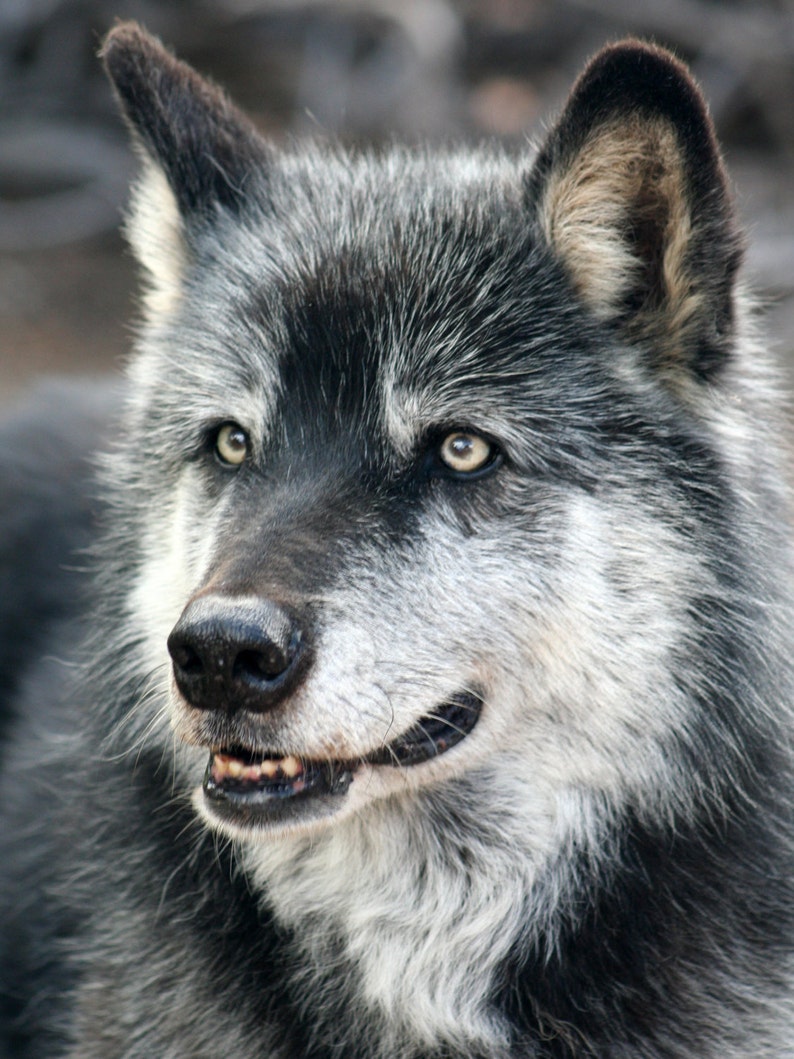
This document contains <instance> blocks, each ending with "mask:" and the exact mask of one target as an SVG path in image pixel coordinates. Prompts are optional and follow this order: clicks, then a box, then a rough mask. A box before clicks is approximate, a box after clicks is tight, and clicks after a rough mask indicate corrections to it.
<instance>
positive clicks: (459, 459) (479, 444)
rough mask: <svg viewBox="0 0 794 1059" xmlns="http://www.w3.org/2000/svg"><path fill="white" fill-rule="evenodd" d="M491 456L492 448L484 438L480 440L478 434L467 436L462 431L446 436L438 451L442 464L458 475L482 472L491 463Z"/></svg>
mask: <svg viewBox="0 0 794 1059" xmlns="http://www.w3.org/2000/svg"><path fill="white" fill-rule="evenodd" d="M493 454H494V450H493V446H492V445H491V443H490V442H488V441H486V440H485V438H481V437H480V436H479V434H467V433H465V432H464V431H462V430H461V431H456V432H455V433H454V434H447V436H446V437H445V438H444V440H443V441H442V442H441V448H440V449H439V455H440V457H441V460H442V462H443V463H445V464H446V465H447V467H449V468H450V470H452V471H457V473H458V474H472V473H473V472H474V471H479V470H482V468H483V467H485V466H486V465H487V464H488V463H489V462H490V461H491V459H492V458H493Z"/></svg>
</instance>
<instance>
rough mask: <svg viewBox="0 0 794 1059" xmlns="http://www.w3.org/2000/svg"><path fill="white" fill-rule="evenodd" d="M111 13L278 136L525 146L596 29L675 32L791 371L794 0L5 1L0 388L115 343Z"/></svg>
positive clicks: (118, 166) (115, 359)
mask: <svg viewBox="0 0 794 1059" xmlns="http://www.w3.org/2000/svg"><path fill="white" fill-rule="evenodd" d="M120 18H136V19H138V20H140V21H141V22H143V23H144V24H145V25H146V26H147V27H148V28H149V29H150V30H152V31H153V32H155V33H157V34H158V35H160V36H161V37H162V38H163V39H164V40H165V41H166V42H167V43H169V44H170V45H172V46H173V47H174V48H175V49H176V50H177V52H178V53H179V54H180V55H181V56H182V57H183V58H185V59H187V60H188V61H190V62H191V63H192V64H193V65H195V66H197V67H198V68H199V69H200V70H201V71H202V72H204V73H207V74H210V75H211V76H213V77H214V78H215V79H216V80H218V81H219V82H221V83H222V84H223V85H225V86H226V87H227V88H228V89H229V90H230V91H231V93H232V94H233V96H234V97H235V98H236V99H237V101H238V102H239V103H241V104H242V105H243V106H244V107H245V108H246V109H247V110H248V111H249V112H250V113H251V114H252V115H253V116H254V118H255V120H256V121H257V122H258V124H259V125H260V126H261V127H262V129H263V130H264V131H265V132H266V133H268V134H269V135H271V136H272V137H274V138H276V139H281V138H283V137H285V136H292V135H297V136H305V135H311V136H340V137H342V138H343V139H344V140H347V141H353V142H355V141H363V140H368V141H369V140H382V139H384V138H399V139H408V140H414V139H418V138H427V137H430V138H432V139H436V140H439V139H440V140H450V139H452V140H460V139H473V138H474V139H477V138H482V137H492V136H496V137H501V138H505V139H507V140H513V141H521V140H523V139H525V138H526V137H530V138H532V137H533V136H535V137H537V136H538V135H540V133H541V132H542V128H543V122H544V120H545V121H548V120H549V118H550V117H551V116H553V114H554V112H555V111H556V110H557V109H558V108H559V107H560V106H561V104H562V102H563V100H564V97H565V94H566V92H567V90H568V88H569V87H570V84H571V82H572V80H573V79H574V77H575V76H576V74H577V73H578V71H579V70H580V69H581V67H582V64H583V63H584V62H585V60H586V59H587V57H588V56H589V55H591V54H592V53H593V52H594V51H595V50H597V49H598V48H599V47H600V46H601V45H602V44H603V43H605V42H606V41H609V40H614V39H615V38H617V37H620V36H623V35H625V34H635V35H641V36H643V37H648V38H651V39H653V40H655V41H657V42H658V43H661V44H665V45H667V46H669V47H672V48H673V49H674V50H675V51H676V52H677V53H678V55H679V56H681V57H682V58H683V59H685V60H686V61H687V62H688V63H690V64H691V66H692V68H693V69H694V71H695V74H696V76H697V77H698V79H699V80H700V82H701V84H702V85H703V87H704V89H705V92H706V95H707V96H708V99H709V102H710V105H711V108H712V113H713V115H714V118H715V121H716V124H717V127H718V131H719V134H720V138H721V140H722V142H723V145H724V146H725V149H726V153H727V155H728V162H729V166H730V169H731V173H732V176H733V180H734V183H735V186H736V191H737V199H738V203H739V208H740V211H741V213H742V216H743V218H744V221H745V224H746V226H747V227H749V229H750V248H751V249H750V253H749V268H750V274H751V277H752V280H753V283H754V285H755V287H756V289H757V290H758V291H760V292H761V294H762V295H763V297H764V299H765V300H766V302H767V305H768V316H769V322H770V330H771V333H772V335H773V338H774V339H775V341H776V344H777V346H778V348H779V349H780V350H781V352H782V354H783V357H784V360H785V363H786V365H787V367H788V368H789V369H790V371H791V378H792V381H794V0H305V2H302V0H181V2H180V0H129V2H125V0H0V402H2V401H5V402H8V401H10V400H11V399H12V398H13V397H14V395H15V394H16V393H18V392H19V391H20V389H21V388H23V387H24V386H25V385H26V383H27V382H29V380H30V379H31V377H33V376H35V375H39V374H42V373H51V372H61V373H62V372H82V373H85V372H90V373H94V372H100V371H104V370H107V369H111V368H113V367H114V366H117V365H118V364H119V363H120V361H121V360H122V359H123V357H124V354H125V351H126V350H127V348H128V345H129V339H130V336H129V326H128V322H129V321H130V319H132V318H133V316H134V312H135V294H134V291H135V268H134V265H133V263H132V261H131V259H130V257H129V254H128V252H127V251H126V249H125V247H124V245H123V242H122V240H121V238H120V236H119V234H118V227H119V221H120V217H121V214H122V210H123V205H124V202H125V200H126V193H127V186H128V184H129V181H130V179H131V177H132V176H133V175H134V172H135V163H134V159H133V158H132V155H131V153H130V151H129V149H128V145H127V137H126V134H125V130H124V128H123V126H122V124H121V122H120V120H119V118H118V116H117V114H116V111H115V108H114V105H113V101H112V99H111V95H110V91H109V89H108V87H107V85H106V83H105V80H104V77H103V76H102V73H101V70H100V66H99V63H98V61H97V59H96V51H97V48H98V46H99V41H100V39H101V37H102V35H103V33H104V32H105V31H106V30H107V29H108V28H110V26H112V25H113V24H114V22H115V21H117V20H118V19H120Z"/></svg>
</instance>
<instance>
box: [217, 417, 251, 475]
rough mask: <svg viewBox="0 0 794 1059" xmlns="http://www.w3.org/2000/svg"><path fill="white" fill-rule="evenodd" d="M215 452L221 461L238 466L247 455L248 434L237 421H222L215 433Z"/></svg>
mask: <svg viewBox="0 0 794 1059" xmlns="http://www.w3.org/2000/svg"><path fill="white" fill-rule="evenodd" d="M215 453H216V455H217V457H218V459H219V460H220V461H221V463H227V464H229V465H230V466H232V467H238V466H239V465H240V464H241V463H242V462H243V460H244V459H245V457H246V456H247V455H248V435H247V434H246V432H245V431H244V430H243V428H242V427H241V426H240V425H239V423H224V424H223V426H222V427H220V428H219V430H218V433H217V434H216V435H215Z"/></svg>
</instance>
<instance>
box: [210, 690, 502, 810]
mask: <svg viewBox="0 0 794 1059" xmlns="http://www.w3.org/2000/svg"><path fill="white" fill-rule="evenodd" d="M481 709H482V698H481V697H480V696H479V695H476V694H473V693H471V692H460V693H459V694H457V695H455V696H453V697H452V698H451V699H449V700H448V701H447V702H446V703H444V704H443V705H442V706H440V707H439V708H438V709H437V710H436V711H435V713H434V714H433V715H430V716H427V717H424V718H422V720H421V721H419V722H418V723H417V724H415V725H413V727H411V728H409V729H408V731H407V732H404V733H403V734H402V735H401V736H400V737H399V738H397V739H395V740H393V741H392V742H391V743H387V744H386V745H385V746H383V747H380V748H379V749H378V750H376V751H373V752H372V753H371V754H368V755H366V756H365V757H362V758H360V759H359V760H357V761H312V760H304V761H302V762H301V771H300V773H299V774H298V775H297V776H286V775H284V774H283V773H282V772H281V771H279V772H277V774H276V775H274V776H272V777H269V778H268V777H265V776H262V777H261V778H259V779H256V780H248V779H235V778H232V777H229V776H226V777H224V778H223V779H222V780H220V781H218V780H217V779H216V778H215V776H214V775H213V761H214V758H215V755H216V751H213V752H212V753H211V754H210V760H209V763H208V765H207V770H206V772H205V775H204V784H203V788H204V795H205V797H206V799H207V801H208V802H210V803H211V804H212V806H213V810H214V811H215V812H216V813H217V814H218V815H219V816H221V817H223V818H225V819H227V820H229V821H231V822H234V823H235V824H238V825H242V826H245V825H251V824H263V823H267V822H287V821H289V820H295V819H298V818H299V817H302V816H306V815H312V816H322V815H328V814H329V813H332V812H333V811H334V807H333V804H332V803H333V802H334V801H335V800H336V799H338V797H339V796H340V795H343V794H345V793H346V792H347V790H348V788H349V787H350V784H351V782H352V780H353V773H354V772H355V770H356V769H357V768H358V767H360V765H362V764H368V765H375V766H396V767H406V766H412V765H418V764H421V763H422V762H424V761H429V760H431V759H432V758H435V757H438V756H439V755H441V754H444V753H446V752H447V751H448V750H450V749H451V748H452V747H453V746H456V745H457V744H458V743H460V742H461V741H462V740H463V739H465V738H466V736H467V735H468V734H469V733H470V732H471V731H472V729H473V728H474V726H475V725H476V724H477V721H478V720H479V717H480V712H481ZM224 753H228V755H229V756H231V757H234V758H238V759H239V760H241V761H242V762H243V763H254V762H256V761H261V760H262V759H263V755H262V754H261V753H258V752H256V753H255V752H251V751H247V750H244V749H241V748H237V747H235V748H231V749H229V750H228V751H224ZM278 759H279V755H274V757H273V760H278Z"/></svg>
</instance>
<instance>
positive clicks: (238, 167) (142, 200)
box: [101, 22, 269, 310]
mask: <svg viewBox="0 0 794 1059" xmlns="http://www.w3.org/2000/svg"><path fill="white" fill-rule="evenodd" d="M101 57H102V59H103V61H104V64H105V69H106V71H107V74H108V76H109V78H110V80H111V82H112V84H113V86H114V88H115V90H116V94H117V96H118V99H119V102H120V103H121V107H122V110H123V112H124V115H125V117H126V119H127V121H128V122H129V125H130V127H131V129H132V131H133V134H134V136H135V138H136V141H137V142H138V143H139V145H140V146H141V147H142V148H143V151H144V155H145V159H146V166H145V169H144V173H143V176H142V178H141V180H140V182H139V184H138V186H137V188H136V189H135V192H134V195H133V202H132V208H131V215H130V218H129V223H128V236H129V238H130V242H131V243H132V246H133V249H134V250H135V252H136V255H137V257H138V259H139V260H140V261H141V263H142V264H143V265H144V266H145V268H146V269H147V270H148V272H149V273H150V275H151V278H152V281H153V282H152V287H151V289H150V291H149V292H148V296H147V303H148V304H149V307H150V308H151V309H154V310H158V309H166V308H167V307H169V306H170V305H171V304H172V303H173V301H174V299H175V298H176V297H178V294H179V289H180V280H181V275H182V271H183V268H184V262H185V258H186V252H187V246H186V244H188V243H189V242H190V238H191V236H193V235H195V234H196V233H197V232H200V231H201V230H202V229H203V228H204V227H206V226H207V225H208V224H211V223H212V221H213V219H214V218H216V217H217V216H218V215H219V213H222V212H236V211H237V210H238V209H239V208H240V207H241V205H242V204H243V202H244V201H246V200H247V199H248V198H249V197H250V196H251V195H252V193H253V189H254V188H256V189H257V190H258V191H259V193H260V194H261V193H262V185H263V183H264V181H265V180H266V178H267V171H268V156H269V150H268V147H267V145H266V144H265V143H264V141H263V140H262V139H261V137H260V136H259V134H258V133H257V131H256V129H255V128H254V126H253V125H252V124H251V122H249V120H248V119H247V118H246V117H245V115H244V114H242V113H241V112H240V111H239V110H237V109H236V108H235V107H234V106H233V105H232V104H231V103H230V102H229V100H228V99H227V97H226V96H225V95H224V93H223V92H221V91H220V89H218V88H216V87H215V86H214V85H212V84H210V83H209V82H208V81H206V80H205V79H204V78H202V77H200V76H199V75H198V74H197V73H196V72H195V70H193V69H191V67H189V66H187V65H186V64H185V63H182V62H180V61H179V60H178V59H176V58H174V56H173V55H171V53H170V52H168V51H167V50H166V49H165V48H164V47H163V46H162V44H160V42H159V41H158V40H156V39H155V38H154V37H152V36H150V35H149V34H148V33H146V32H145V31H144V30H143V29H141V28H140V26H138V25H136V24H135V23H133V22H125V23H121V24H120V25H118V26H116V27H115V29H113V30H111V32H110V33H109V34H108V36H107V37H106V38H105V42H104V45H103V48H102V51H101Z"/></svg>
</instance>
